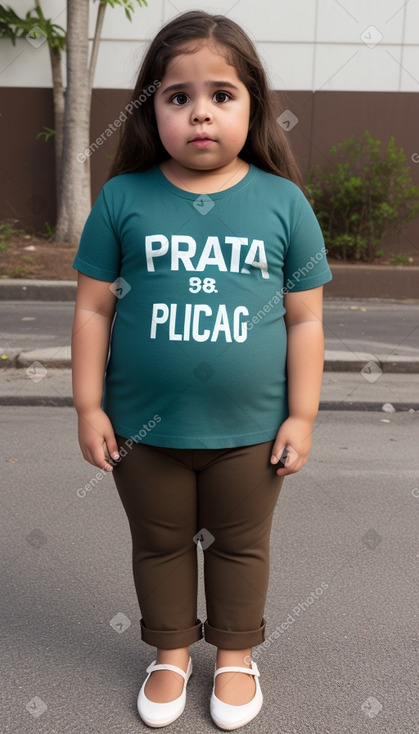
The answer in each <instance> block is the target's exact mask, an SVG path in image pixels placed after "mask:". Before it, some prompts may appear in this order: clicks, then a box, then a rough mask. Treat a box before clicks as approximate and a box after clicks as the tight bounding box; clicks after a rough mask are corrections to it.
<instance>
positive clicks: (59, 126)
mask: <svg viewBox="0 0 419 734" xmlns="http://www.w3.org/2000/svg"><path fill="white" fill-rule="evenodd" d="M50 57H51V69H52V88H53V100H54V122H55V188H56V199H57V211H58V210H59V208H60V201H61V183H62V182H61V171H62V156H63V139H64V104H65V97H64V87H63V75H62V70H61V53H60V52H55V53H54V51H53V50H52V49H51V47H50Z"/></svg>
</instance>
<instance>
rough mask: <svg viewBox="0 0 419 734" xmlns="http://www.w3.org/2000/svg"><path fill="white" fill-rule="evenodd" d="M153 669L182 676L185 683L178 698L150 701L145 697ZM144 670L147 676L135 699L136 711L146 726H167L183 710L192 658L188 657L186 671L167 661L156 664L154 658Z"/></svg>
mask: <svg viewBox="0 0 419 734" xmlns="http://www.w3.org/2000/svg"><path fill="white" fill-rule="evenodd" d="M155 670H173V672H174V673H179V675H181V676H182V677H183V678H184V680H185V683H184V686H183V691H182V693H181V694H180V696H179V697H178V698H175V699H174V700H173V701H168V702H167V703H156V702H155V701H150V699H149V698H147V696H146V695H145V692H144V689H145V686H146V683H147V681H148V679H149V677H150V675H151V674H152V673H154V671H155ZM146 672H147V673H148V676H147V678H146V679H145V681H144V683H143V685H142V686H141V690H140V692H139V694H138V699H137V709H138V713H139V714H140V716H141V718H142V720H143V721H144V723H145V724H148V726H154V727H158V726H167V725H168V724H171V723H172V721H176V719H178V718H179V716H180V715H181V714H182V713H183V711H184V708H185V704H186V686H187V683H188V680H189V678H190V677H191V675H192V659H191V658H189V662H188V668H187V670H186V673H185V671H184V670H182V669H181V668H178V667H177V665H170V664H169V663H162V664H159V665H157V664H156V661H155V660H154V661H153V662H152V663H151V665H149V666H148V668H147V671H146Z"/></svg>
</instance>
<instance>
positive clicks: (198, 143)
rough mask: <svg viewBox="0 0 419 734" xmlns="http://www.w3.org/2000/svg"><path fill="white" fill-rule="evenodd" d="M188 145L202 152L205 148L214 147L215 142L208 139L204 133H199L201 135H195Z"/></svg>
mask: <svg viewBox="0 0 419 734" xmlns="http://www.w3.org/2000/svg"><path fill="white" fill-rule="evenodd" d="M189 143H190V144H191V145H192V146H193V147H194V148H200V149H201V150H203V149H205V148H211V147H212V146H213V145H215V140H213V138H210V136H209V135H207V134H206V133H201V134H198V135H195V136H194V137H193V138H192V139H191V140H190V141H189Z"/></svg>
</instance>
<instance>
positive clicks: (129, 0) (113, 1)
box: [100, 0, 147, 20]
mask: <svg viewBox="0 0 419 734" xmlns="http://www.w3.org/2000/svg"><path fill="white" fill-rule="evenodd" d="M135 2H137V3H138V5H140V6H141V5H146V6H147V0H135ZM100 3H101V5H110V6H111V8H114V7H115V5H121V6H122V7H123V8H124V10H125V15H126V16H127V18H128V20H132V18H131V14H132V13H133V12H134V0H100Z"/></svg>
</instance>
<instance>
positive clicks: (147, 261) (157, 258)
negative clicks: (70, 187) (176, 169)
mask: <svg viewBox="0 0 419 734" xmlns="http://www.w3.org/2000/svg"><path fill="white" fill-rule="evenodd" d="M74 267H75V268H76V269H77V270H79V271H81V272H82V273H85V274H86V275H88V276H90V277H92V278H97V279H99V280H103V281H108V282H109V284H110V288H111V289H112V290H113V292H114V293H115V294H116V295H117V301H116V315H115V320H114V324H113V329H112V336H111V344H110V351H109V357H108V362H107V367H106V375H105V384H104V394H103V408H104V410H105V411H106V413H107V414H108V416H109V418H110V420H111V422H112V424H113V427H114V430H115V432H116V433H118V434H119V435H121V436H123V437H126V438H133V440H134V441H142V442H143V443H146V444H151V445H154V446H165V447H171V448H191V449H192V448H208V449H211V448H230V447H234V446H244V445H250V444H256V443H262V442H264V441H270V440H272V439H274V438H275V436H276V433H277V431H278V428H279V427H280V425H281V423H282V422H283V421H284V420H285V419H286V418H287V416H288V403H287V373H286V353H287V334H286V328H285V323H284V318H283V317H284V313H285V309H284V305H283V299H284V293H286V292H287V291H293V292H295V291H303V290H307V289H310V288H316V287H317V286H320V285H323V284H324V283H326V282H328V281H329V280H331V277H332V276H331V273H330V269H329V266H328V264H327V259H326V251H325V247H324V241H323V236H322V233H321V230H320V227H319V224H318V222H317V219H316V217H315V215H314V213H313V210H312V208H311V206H310V204H309V203H308V201H307V199H306V198H305V196H304V194H303V193H302V192H301V190H300V189H299V188H298V187H297V186H296V185H295V184H293V183H291V182H290V181H288V180H287V179H284V178H281V177H279V176H275V175H273V174H269V173H266V172H264V171H262V170H260V169H259V168H256V167H255V166H253V165H252V166H250V169H249V171H248V173H247V174H246V176H245V177H244V178H243V179H242V180H241V181H240V182H239V183H237V184H236V185H235V186H232V187H230V188H228V189H226V190H224V191H220V192H217V193H213V194H210V195H206V194H202V195H200V196H199V195H197V194H195V193H190V192H188V191H184V190H183V189H180V188H178V187H177V186H175V185H173V184H172V183H171V182H170V181H169V180H168V179H167V178H166V177H165V176H164V174H163V173H162V172H161V170H160V168H159V167H158V166H155V167H153V168H151V169H149V170H148V171H145V172H143V173H127V174H121V175H119V176H116V177H115V178H113V179H111V180H110V181H108V182H107V183H106V184H105V185H104V186H103V188H102V190H101V193H100V194H99V197H98V199H97V200H96V202H95V204H94V206H93V208H92V211H91V213H90V215H89V217H88V219H87V222H86V225H85V227H84V230H83V234H82V238H81V241H80V246H79V250H78V253H77V256H76V259H75V261H74Z"/></svg>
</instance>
